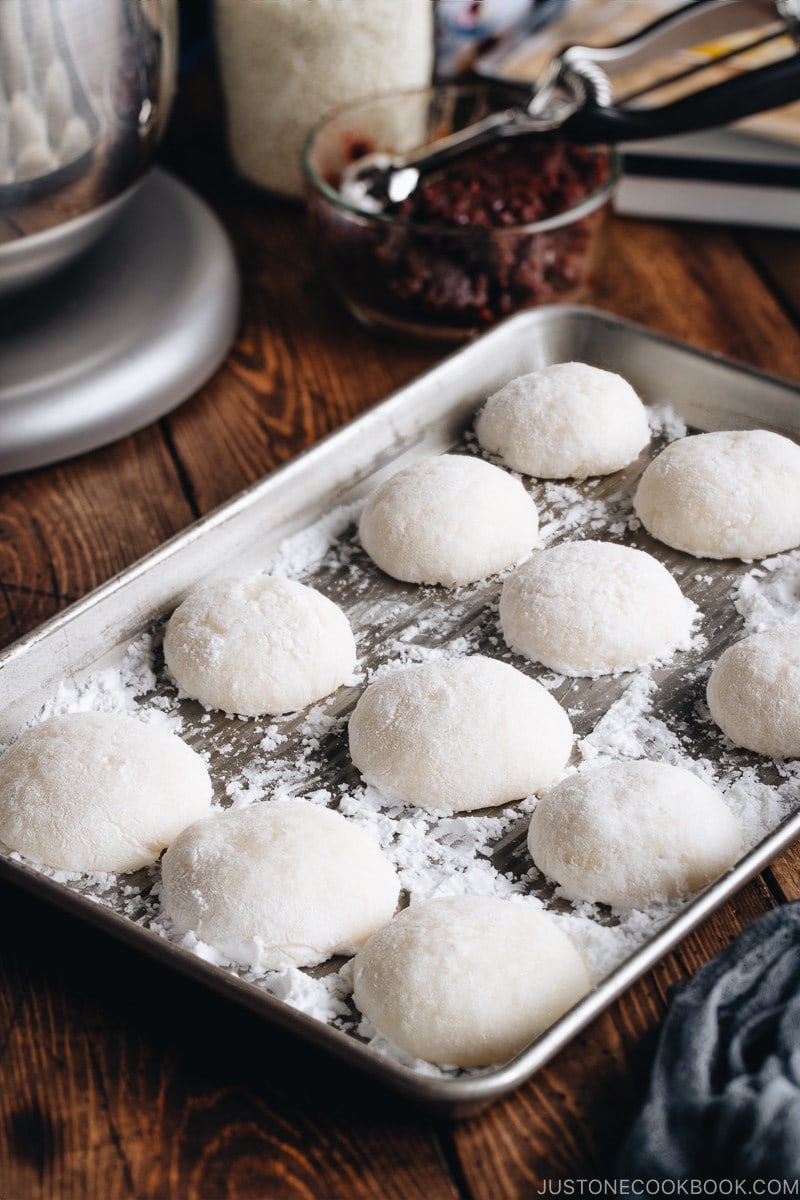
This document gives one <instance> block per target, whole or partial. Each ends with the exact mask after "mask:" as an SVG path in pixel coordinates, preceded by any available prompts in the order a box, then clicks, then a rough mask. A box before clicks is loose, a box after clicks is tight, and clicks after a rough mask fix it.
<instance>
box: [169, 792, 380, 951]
mask: <svg viewBox="0 0 800 1200" xmlns="http://www.w3.org/2000/svg"><path fill="white" fill-rule="evenodd" d="M162 876H163V887H162V903H163V906H164V910H165V912H166V913H167V915H168V916H169V918H170V920H171V921H172V923H173V925H174V927H175V930H176V931H177V932H178V933H180V934H187V933H192V934H194V935H195V937H197V938H198V939H199V940H200V941H203V942H205V943H207V944H208V945H210V946H212V947H213V948H214V949H216V950H218V951H219V952H220V953H221V954H222V955H223V956H224V957H225V958H227V959H229V960H231V961H233V962H236V963H241V964H242V965H244V966H249V967H252V968H254V969H257V970H269V971H278V970H283V969H284V968H286V967H292V966H294V967H309V966H314V965H315V964H317V963H321V962H325V960H326V959H329V958H331V957H332V956H333V955H334V954H353V953H355V951H356V950H357V949H358V948H359V946H361V945H362V944H363V943H364V942H365V941H366V939H367V938H368V937H369V935H370V934H371V933H373V932H374V930H376V929H378V928H379V927H380V926H381V925H384V924H385V923H386V922H387V921H389V920H390V919H391V917H392V914H393V913H394V910H395V908H396V907H397V900H398V896H399V892H400V885H399V883H398V880H397V875H396V873H395V870H394V867H393V866H392V864H391V863H390V862H389V861H388V859H386V858H384V856H383V854H382V853H381V851H380V849H379V847H378V846H377V845H376V844H375V842H373V840H372V839H371V838H370V837H369V835H368V834H367V833H365V832H364V830H363V829H360V828H359V827H358V826H357V825H353V824H351V823H350V822H349V821H348V820H347V819H346V818H345V817H343V816H342V815H341V814H340V813H336V812H332V811H331V810H330V809H327V808H321V807H320V806H319V805H317V804H311V803H310V802H308V801H306V800H275V801H263V802H260V803H255V804H252V805H250V807H248V808H243V809H241V808H240V809H229V810H228V811H226V812H223V813H220V814H219V816H214V817H210V818H207V819H206V820H205V821H198V822H196V823H195V824H194V825H191V826H189V828H188V829H186V830H184V832H183V833H182V834H181V835H180V837H177V838H176V839H175V841H174V842H173V843H172V845H171V846H170V848H169V850H168V851H167V853H166V854H165V855H164V861H163V868H162Z"/></svg>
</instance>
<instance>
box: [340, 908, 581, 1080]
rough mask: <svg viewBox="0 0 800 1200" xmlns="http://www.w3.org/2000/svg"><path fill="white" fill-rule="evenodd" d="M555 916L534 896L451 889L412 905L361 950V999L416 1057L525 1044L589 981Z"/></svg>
mask: <svg viewBox="0 0 800 1200" xmlns="http://www.w3.org/2000/svg"><path fill="white" fill-rule="evenodd" d="M590 987H591V982H590V979H589V975H588V972H587V970H586V966H585V964H584V962H583V959H582V958H581V956H580V955H579V954H578V951H577V950H576V949H575V947H574V946H573V944H572V942H571V941H570V939H569V938H568V937H567V935H566V934H564V933H562V932H561V930H560V929H559V928H558V926H557V925H556V924H555V922H554V921H553V920H552V919H551V918H550V917H547V916H545V915H544V914H543V913H541V912H538V911H537V910H536V909H534V908H532V907H530V906H529V905H527V904H521V903H514V902H513V901H509V900H499V899H497V898H495V897H490V896H451V897H446V898H440V899H436V900H429V901H427V902H425V903H420V904H416V905H413V906H412V907H411V908H407V909H404V911H403V912H401V913H398V915H397V916H396V917H395V918H394V919H393V920H392V921H391V922H390V923H389V924H388V925H386V926H384V928H383V929H380V930H378V932H377V933H375V934H373V935H372V937H371V938H370V939H369V941H368V942H367V944H366V946H364V948H363V950H361V951H360V952H359V953H358V954H357V955H356V959H355V966H354V993H353V994H354V999H355V1002H356V1004H357V1005H358V1007H359V1008H360V1009H361V1011H362V1012H363V1013H364V1015H365V1016H366V1017H367V1018H368V1019H369V1020H370V1021H371V1022H372V1024H373V1025H374V1026H375V1027H376V1029H378V1030H379V1032H380V1033H382V1034H383V1035H384V1036H385V1037H386V1038H388V1039H389V1041H390V1042H393V1043H394V1044H395V1046H398V1047H399V1048H400V1049H401V1050H404V1051H405V1052H406V1053H407V1054H411V1055H413V1057H415V1058H422V1059H427V1060H428V1062H434V1063H441V1064H447V1065H453V1066H461V1067H482V1066H489V1065H490V1064H492V1063H497V1062H502V1061H503V1060H505V1059H507V1058H510V1057H511V1056H512V1055H513V1054H517V1053H518V1052H519V1051H520V1050H522V1049H523V1048H524V1047H525V1046H527V1045H528V1043H529V1042H532V1041H533V1039H534V1038H537V1037H538V1036H539V1034H540V1033H543V1032H544V1030H545V1029H547V1028H548V1026H550V1025H552V1024H553V1022H554V1021H556V1020H557V1019H558V1018H559V1017H560V1016H561V1015H562V1014H563V1013H565V1012H566V1011H567V1009H569V1008H571V1007H572V1006H573V1005H574V1004H576V1003H577V1001H578V1000H580V999H581V997H582V996H584V995H585V994H586V993H587V992H588V991H589V989H590Z"/></svg>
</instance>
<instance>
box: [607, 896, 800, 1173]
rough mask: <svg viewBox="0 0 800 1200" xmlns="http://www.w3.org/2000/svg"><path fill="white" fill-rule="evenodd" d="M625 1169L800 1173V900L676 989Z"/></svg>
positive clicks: (756, 925)
mask: <svg viewBox="0 0 800 1200" xmlns="http://www.w3.org/2000/svg"><path fill="white" fill-rule="evenodd" d="M617 1174H618V1177H619V1178H621V1179H636V1178H639V1179H642V1178H644V1179H690V1178H715V1179H751V1180H752V1179H758V1178H761V1179H789V1180H793V1179H797V1178H800V902H797V903H792V904H786V905H784V906H782V907H781V908H778V909H776V910H775V911H774V912H770V913H767V914H766V916H764V917H761V918H759V919H758V920H757V921H754V922H753V924H752V925H749V926H748V927H747V928H746V929H745V930H744V931H743V932H742V933H741V934H740V935H739V937H737V938H736V940H735V941H734V942H733V943H732V944H731V945H730V946H728V947H727V948H726V949H725V950H724V951H723V952H722V953H721V954H719V955H717V957H716V958H714V959H713V960H712V961H711V962H709V963H707V964H706V965H705V966H704V967H702V968H701V970H700V971H698V973H697V974H696V975H695V976H694V978H693V979H691V980H690V981H689V982H688V983H686V984H683V985H681V986H680V987H679V988H678V989H677V990H676V992H675V995H674V998H673V999H672V1000H671V1003H670V1007H669V1010H668V1012H667V1015H666V1017H665V1018H664V1021H663V1024H662V1026H661V1029H660V1031H659V1035H658V1043H657V1048H656V1054H655V1061H654V1063H653V1068H652V1073H651V1077H650V1085H649V1091H648V1094H647V1098H646V1101H645V1104H644V1107H643V1109H642V1111H641V1113H640V1114H639V1116H638V1118H637V1120H636V1122H635V1124H634V1125H633V1128H632V1129H631V1131H630V1133H629V1134H628V1137H627V1139H626V1141H625V1144H624V1146H623V1149H622V1153H621V1156H620V1159H619V1163H618V1170H617Z"/></svg>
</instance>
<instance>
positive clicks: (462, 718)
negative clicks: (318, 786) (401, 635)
mask: <svg viewBox="0 0 800 1200" xmlns="http://www.w3.org/2000/svg"><path fill="white" fill-rule="evenodd" d="M349 738H350V755H351V758H352V760H353V762H354V763H355V765H356V766H357V767H358V769H359V771H360V772H361V774H362V775H363V776H364V779H365V780H366V782H367V783H368V784H370V785H372V786H373V787H375V788H377V789H378V791H380V792H381V793H382V794H383V795H384V796H386V797H387V799H389V800H391V801H399V802H400V803H403V804H411V805H415V806H416V807H418V808H428V809H433V810H435V811H437V812H445V813H454V812H469V811H471V810H472V809H476V808H490V807H494V806H496V805H498V804H505V803H506V802H507V801H510V800H520V799H522V798H523V797H524V796H530V795H532V794H533V793H534V792H537V791H539V789H540V788H543V787H547V786H549V785H550V784H551V783H554V782H555V781H556V780H557V779H559V778H560V777H561V775H562V774H563V771H564V767H565V765H566V762H567V759H568V758H569V756H570V752H571V750H572V726H571V724H570V720H569V717H568V716H567V714H566V713H565V712H564V710H563V708H561V707H560V705H559V704H558V702H557V701H556V700H554V699H553V697H552V696H551V695H550V693H549V692H548V691H546V690H545V688H543V687H542V686H541V684H539V683H536V682H535V680H533V679H529V678H528V676H527V675H523V674H522V672H521V671H518V670H516V668H515V667H512V666H509V664H508V663H501V662H497V661H496V660H494V659H491V658H485V657H484V656H483V655H480V654H475V655H471V656H470V657H468V658H457V659H450V660H449V661H445V662H433V663H425V664H424V665H423V666H418V667H405V668H403V669H402V670H398V671H395V672H393V673H392V674H391V675H387V676H385V677H384V678H383V679H379V680H378V681H377V682H375V683H371V684H370V685H369V687H367V688H366V690H365V691H364V692H363V693H362V695H361V697H360V698H359V701H358V703H357V704H356V707H355V710H354V712H353V715H352V717H351V718H350V729H349Z"/></svg>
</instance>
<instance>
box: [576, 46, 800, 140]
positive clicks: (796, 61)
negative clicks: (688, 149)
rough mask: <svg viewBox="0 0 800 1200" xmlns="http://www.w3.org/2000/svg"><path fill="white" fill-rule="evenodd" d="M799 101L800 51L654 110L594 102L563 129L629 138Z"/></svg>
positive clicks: (708, 124)
mask: <svg viewBox="0 0 800 1200" xmlns="http://www.w3.org/2000/svg"><path fill="white" fill-rule="evenodd" d="M798 99H800V54H794V55H792V56H791V57H789V58H784V59H781V60H780V61H778V62H775V63H769V64H768V65H767V66H765V67H759V68H757V69H756V70H753V71H747V72H745V73H744V74H742V75H740V76H738V77H737V78H736V79H728V80H725V82H724V83H718V84H716V85H715V86H714V87H710V88H705V89H702V90H701V91H698V92H694V93H693V94H692V95H691V96H684V97H682V98H681V99H680V100H675V101H673V102H672V103H671V104H665V105H663V106H661V107H654V108H622V107H620V108H617V107H615V106H613V105H612V106H609V107H607V108H604V107H601V106H600V105H596V104H589V105H587V106H586V107H584V108H581V109H579V110H578V111H577V112H576V113H573V115H572V116H571V117H569V118H568V119H567V120H566V121H565V122H564V124H563V126H562V127H561V132H562V133H563V134H564V136H565V137H567V138H569V139H570V140H571V141H575V142H611V143H617V142H629V141H637V140H640V139H642V138H659V137H669V136H671V135H673V134H679V133H691V132H694V131H697V130H701V129H713V128H716V127H717V126H719V125H728V124H730V122H731V121H738V120H740V119H741V118H742V117H749V116H752V115H753V114H754V113H759V112H766V111H767V110H768V109H770V108H777V107H779V106H780V105H782V104H789V103H791V101H793V100H798Z"/></svg>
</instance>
